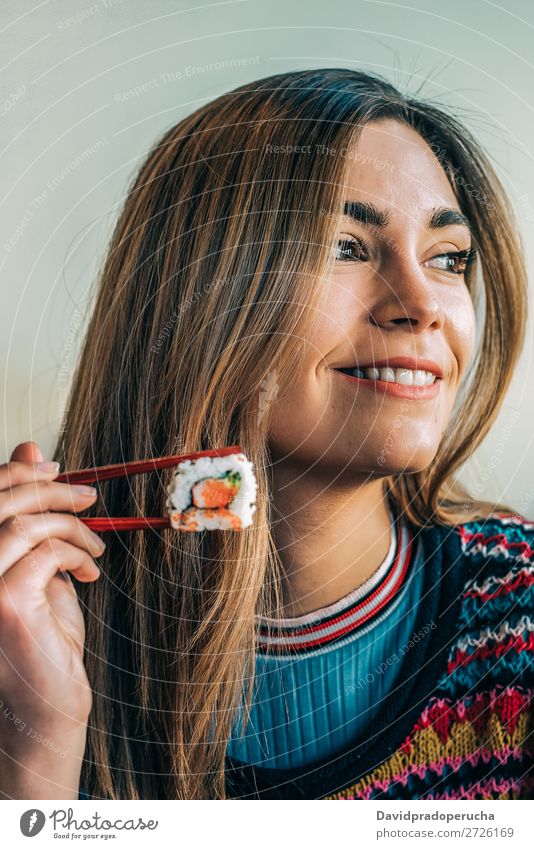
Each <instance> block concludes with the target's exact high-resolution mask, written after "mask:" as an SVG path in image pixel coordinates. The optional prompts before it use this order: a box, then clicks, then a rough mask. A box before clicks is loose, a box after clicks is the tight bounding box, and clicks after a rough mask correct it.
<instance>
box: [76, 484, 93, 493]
mask: <svg viewBox="0 0 534 849" xmlns="http://www.w3.org/2000/svg"><path fill="white" fill-rule="evenodd" d="M71 489H73V490H74V491H75V492H79V493H80V495H96V489H95V488H94V486H85V485H84V484H82V483H77V484H72V485H71Z"/></svg>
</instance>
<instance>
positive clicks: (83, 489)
mask: <svg viewBox="0 0 534 849" xmlns="http://www.w3.org/2000/svg"><path fill="white" fill-rule="evenodd" d="M95 498H96V489H95V488H94V487H87V486H83V485H79V484H67V483H56V482H55V481H50V480H45V481H34V482H33V483H27V484H20V486H16V487H14V488H13V489H4V490H0V524H1V523H2V522H4V521H5V520H6V519H7V518H8V517H9V516H14V515H15V514H17V513H19V514H21V513H44V512H45V511H46V510H58V511H63V510H72V511H74V512H76V511H77V510H85V509H87V507H89V505H90V504H93V503H94V500H95Z"/></svg>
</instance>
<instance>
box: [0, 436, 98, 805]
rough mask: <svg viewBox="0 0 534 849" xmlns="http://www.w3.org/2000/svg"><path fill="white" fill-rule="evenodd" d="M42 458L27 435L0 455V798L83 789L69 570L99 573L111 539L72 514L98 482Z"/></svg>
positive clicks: (88, 700) (78, 619) (79, 678)
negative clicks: (79, 478)
mask: <svg viewBox="0 0 534 849" xmlns="http://www.w3.org/2000/svg"><path fill="white" fill-rule="evenodd" d="M42 459H43V458H42V455H41V452H40V451H39V448H38V446H37V445H36V444H35V443H32V442H25V443H21V444H20V445H18V446H17V447H16V448H15V450H14V452H13V454H12V455H11V458H10V461H9V463H4V464H2V465H0V798H2V796H4V798H6V797H7V798H32V799H33V798H77V795H78V781H79V770H80V766H81V758H82V757H83V751H84V747H85V735H86V726H87V720H88V717H89V713H90V710H91V704H92V694H91V689H90V686H89V682H88V680H87V675H86V672H85V667H84V664H83V647H84V639H85V630H84V620H83V616H82V611H81V609H80V606H79V604H78V600H77V596H76V592H75V590H74V587H73V585H72V583H71V580H70V577H69V575H70V574H72V575H74V576H75V578H76V579H77V580H79V581H94V580H96V578H98V576H99V575H100V570H99V569H98V566H97V565H96V563H95V562H94V560H93V558H94V557H97V556H98V555H100V554H102V552H103V550H104V548H105V546H104V543H103V541H102V540H101V539H100V537H98V536H97V535H96V534H94V533H93V532H92V531H90V530H89V529H88V528H87V527H86V526H85V525H84V524H83V522H82V521H81V520H80V519H78V518H76V516H73V515H71V513H73V512H76V511H81V510H85V509H87V507H89V506H90V505H91V504H93V503H94V500H95V497H96V491H94V490H93V492H92V493H91V492H87V491H84V490H87V487H85V488H84V487H80V486H73V485H69V484H66V483H58V482H56V481H54V478H55V477H56V476H57V475H58V473H59V469H55V470H50V469H46V468H45V467H43V466H40V465H39V462H40V461H42ZM51 511H54V512H51ZM8 776H9V777H8ZM14 776H15V781H13V778H14ZM17 779H18V780H17ZM65 781H66V782H67V784H66V785H65V784H64V782H65ZM71 784H72V785H73V786H71ZM53 788H55V789H53ZM13 789H14V790H15V793H13V792H12V790H13ZM41 789H42V792H43V793H44V794H45V795H41V793H40V790H41ZM19 793H21V794H22V795H18V794H19ZM36 794H37V795H36Z"/></svg>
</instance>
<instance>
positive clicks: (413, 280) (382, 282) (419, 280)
mask: <svg viewBox="0 0 534 849" xmlns="http://www.w3.org/2000/svg"><path fill="white" fill-rule="evenodd" d="M376 276H377V283H376V290H375V291H377V292H378V293H379V294H378V296H377V300H376V302H375V304H374V305H373V307H372V309H371V310H370V317H371V320H372V322H373V323H374V324H375V325H377V326H379V327H381V328H383V329H387V328H389V327H396V326H398V325H407V326H408V327H409V329H410V331H411V332H421V331H423V330H426V329H427V328H433V329H438V328H440V327H442V326H443V324H444V314H443V308H442V304H441V301H440V299H439V297H438V296H437V294H436V285H439V284H436V283H435V281H434V282H433V281H431V280H429V279H428V278H427V276H426V274H425V271H424V269H423V268H422V267H421V265H420V263H419V260H418V259H417V257H416V256H415V255H412V254H410V255H407V254H404V255H402V254H401V253H400V252H399V253H398V255H397V256H395V257H394V258H393V259H391V260H390V261H389V262H388V263H387V266H386V265H385V264H384V265H383V266H381V267H380V268H377V272H376Z"/></svg>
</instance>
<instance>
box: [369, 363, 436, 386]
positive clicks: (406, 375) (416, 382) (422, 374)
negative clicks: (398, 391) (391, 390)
mask: <svg viewBox="0 0 534 849" xmlns="http://www.w3.org/2000/svg"><path fill="white" fill-rule="evenodd" d="M362 371H363V373H364V375H365V377H366V378H367V379H368V380H385V381H386V382H387V383H400V384H402V385H404V386H430V384H431V383H434V381H435V380H437V378H436V375H435V374H432V372H430V371H423V370H422V369H417V370H416V371H412V369H407V368H396V369H393V368H389V367H388V368H380V369H378V368H364V369H362Z"/></svg>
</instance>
